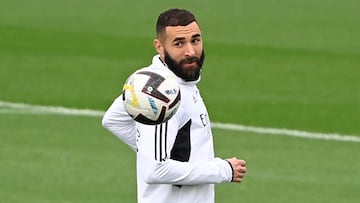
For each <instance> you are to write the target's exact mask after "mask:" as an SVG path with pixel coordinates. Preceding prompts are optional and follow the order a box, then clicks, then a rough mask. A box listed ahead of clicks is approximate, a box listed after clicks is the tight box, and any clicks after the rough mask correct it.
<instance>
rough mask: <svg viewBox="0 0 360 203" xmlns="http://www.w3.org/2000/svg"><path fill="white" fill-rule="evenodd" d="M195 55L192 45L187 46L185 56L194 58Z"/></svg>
mask: <svg viewBox="0 0 360 203" xmlns="http://www.w3.org/2000/svg"><path fill="white" fill-rule="evenodd" d="M194 55H195V48H194V46H193V45H192V44H188V45H187V46H186V50H185V56H194Z"/></svg>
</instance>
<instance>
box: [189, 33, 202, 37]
mask: <svg viewBox="0 0 360 203" xmlns="http://www.w3.org/2000/svg"><path fill="white" fill-rule="evenodd" d="M197 37H201V35H200V34H199V33H198V34H194V35H193V36H192V37H191V38H197Z"/></svg>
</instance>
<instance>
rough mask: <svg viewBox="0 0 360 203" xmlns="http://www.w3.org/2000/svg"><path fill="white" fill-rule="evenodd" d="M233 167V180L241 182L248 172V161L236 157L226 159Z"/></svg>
mask: <svg viewBox="0 0 360 203" xmlns="http://www.w3.org/2000/svg"><path fill="white" fill-rule="evenodd" d="M226 161H228V162H229V163H230V165H231V167H232V169H233V179H232V181H231V182H236V183H240V182H241V181H242V180H243V178H244V176H245V173H246V162H245V161H244V160H240V159H237V158H236V157H234V158H230V159H226Z"/></svg>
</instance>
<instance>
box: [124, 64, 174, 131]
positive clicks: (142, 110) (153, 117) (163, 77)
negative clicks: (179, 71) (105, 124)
mask: <svg viewBox="0 0 360 203" xmlns="http://www.w3.org/2000/svg"><path fill="white" fill-rule="evenodd" d="M122 98H123V101H124V106H125V110H126V112H127V113H128V114H129V115H130V116H131V117H132V118H133V119H134V120H136V121H138V122H140V123H143V124H147V125H157V124H160V123H164V122H166V121H167V120H169V119H170V118H171V117H172V116H173V115H174V114H175V113H176V111H177V109H178V107H179V105H180V98H181V94H180V86H179V83H178V82H177V80H176V77H175V75H174V74H173V73H172V72H170V71H167V70H149V69H142V70H139V71H136V72H135V73H133V74H132V75H130V76H129V78H128V79H127V81H126V82H125V84H124V87H123V92H122Z"/></svg>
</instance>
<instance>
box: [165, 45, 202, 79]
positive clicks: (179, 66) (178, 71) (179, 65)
mask: <svg viewBox="0 0 360 203" xmlns="http://www.w3.org/2000/svg"><path fill="white" fill-rule="evenodd" d="M204 59H205V53H204V50H203V51H202V53H201V56H200V57H196V56H193V57H188V58H185V59H182V60H180V61H179V62H176V61H175V60H174V59H173V58H172V57H171V56H170V55H169V53H168V52H167V51H165V59H164V60H165V63H166V64H167V66H168V68H169V69H170V70H171V71H172V72H173V73H175V75H176V76H178V77H180V78H182V79H183V80H185V81H195V80H198V79H199V77H200V75H201V70H202V65H203V63H204ZM192 62H195V64H196V67H194V68H193V67H192V68H188V69H186V68H184V64H187V63H192Z"/></svg>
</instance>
